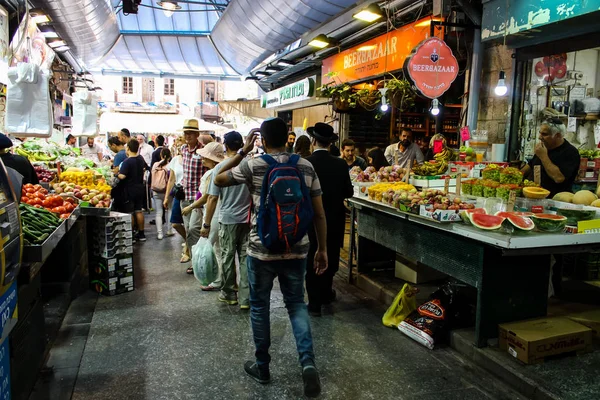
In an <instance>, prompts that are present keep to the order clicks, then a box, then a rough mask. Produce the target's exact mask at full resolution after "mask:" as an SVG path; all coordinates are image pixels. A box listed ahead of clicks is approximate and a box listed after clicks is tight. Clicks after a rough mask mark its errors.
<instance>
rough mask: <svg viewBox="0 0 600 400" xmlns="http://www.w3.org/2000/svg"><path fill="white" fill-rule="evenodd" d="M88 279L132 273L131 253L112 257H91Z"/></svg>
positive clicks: (122, 275)
mask: <svg viewBox="0 0 600 400" xmlns="http://www.w3.org/2000/svg"><path fill="white" fill-rule="evenodd" d="M89 267H90V279H92V280H93V279H108V278H114V277H124V276H129V275H133V257H132V255H129V254H127V255H123V256H118V257H113V258H102V257H91V259H90V263H89Z"/></svg>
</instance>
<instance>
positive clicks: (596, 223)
mask: <svg viewBox="0 0 600 400" xmlns="http://www.w3.org/2000/svg"><path fill="white" fill-rule="evenodd" d="M577 232H578V233H582V234H588V235H590V234H598V233H600V219H594V220H591V221H579V222H578V223H577Z"/></svg>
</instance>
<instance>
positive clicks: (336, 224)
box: [306, 150, 354, 247]
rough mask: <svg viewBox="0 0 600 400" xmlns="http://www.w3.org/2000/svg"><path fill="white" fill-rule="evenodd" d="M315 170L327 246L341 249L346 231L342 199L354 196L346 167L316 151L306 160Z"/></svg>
mask: <svg viewBox="0 0 600 400" xmlns="http://www.w3.org/2000/svg"><path fill="white" fill-rule="evenodd" d="M306 159H307V160H308V161H310V163H311V164H312V165H313V167H314V168H315V171H316V173H317V176H318V177H319V182H320V184H321V190H322V191H323V197H322V198H323V208H324V209H325V216H326V217H327V246H328V247H330V246H338V247H342V245H343V244H344V231H345V230H346V208H345V207H344V199H347V198H349V197H352V196H353V195H354V188H353V187H352V182H351V181H350V174H349V173H348V165H347V163H346V161H344V160H343V159H341V158H338V157H334V156H332V155H331V154H329V152H328V151H322V150H319V151H316V152H314V153H313V154H312V155H311V156H310V157H307V158H306Z"/></svg>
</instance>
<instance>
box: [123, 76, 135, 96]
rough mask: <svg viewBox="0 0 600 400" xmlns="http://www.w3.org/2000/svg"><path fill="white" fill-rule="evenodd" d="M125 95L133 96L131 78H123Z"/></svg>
mask: <svg viewBox="0 0 600 400" xmlns="http://www.w3.org/2000/svg"><path fill="white" fill-rule="evenodd" d="M123 94H133V78H132V77H131V76H126V77H124V78H123Z"/></svg>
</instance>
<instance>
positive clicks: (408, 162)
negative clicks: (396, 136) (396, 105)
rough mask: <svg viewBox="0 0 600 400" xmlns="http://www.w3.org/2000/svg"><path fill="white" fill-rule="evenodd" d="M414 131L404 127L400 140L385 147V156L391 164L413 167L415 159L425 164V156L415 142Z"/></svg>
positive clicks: (418, 162)
mask: <svg viewBox="0 0 600 400" xmlns="http://www.w3.org/2000/svg"><path fill="white" fill-rule="evenodd" d="M412 139H413V134H412V131H411V130H410V129H408V128H403V129H402V132H400V141H399V142H398V143H394V144H391V145H389V146H388V147H387V148H386V149H385V158H386V159H387V162H388V163H390V165H399V166H400V167H401V168H412V167H413V166H414V163H415V161H416V162H417V164H419V165H420V164H423V162H424V161H425V157H424V156H423V152H422V151H421V149H420V148H419V146H418V145H417V144H416V143H413V141H412Z"/></svg>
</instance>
